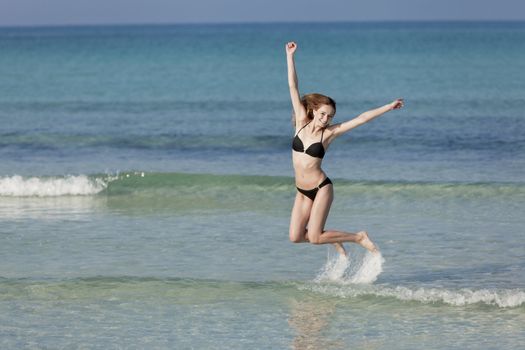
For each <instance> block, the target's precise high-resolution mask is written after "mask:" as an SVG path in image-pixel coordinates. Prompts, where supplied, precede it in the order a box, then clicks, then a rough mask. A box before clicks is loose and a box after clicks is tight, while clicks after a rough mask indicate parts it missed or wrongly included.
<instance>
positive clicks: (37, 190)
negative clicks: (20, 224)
mask: <svg viewBox="0 0 525 350" xmlns="http://www.w3.org/2000/svg"><path fill="white" fill-rule="evenodd" d="M107 185H108V181H106V180H104V179H101V178H93V179H92V178H89V177H87V176H86V175H78V176H66V177H48V178H43V177H29V178H24V177H22V176H19V175H15V176H8V177H0V196H4V197H57V196H65V195H71V196H85V195H93V194H97V193H99V192H101V191H103V190H104V189H106V187H107Z"/></svg>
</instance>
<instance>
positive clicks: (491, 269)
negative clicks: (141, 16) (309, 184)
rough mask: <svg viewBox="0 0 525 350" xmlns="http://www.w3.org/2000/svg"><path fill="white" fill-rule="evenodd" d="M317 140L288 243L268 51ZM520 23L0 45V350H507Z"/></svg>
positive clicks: (287, 178)
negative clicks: (313, 115)
mask: <svg viewBox="0 0 525 350" xmlns="http://www.w3.org/2000/svg"><path fill="white" fill-rule="evenodd" d="M290 40H295V41H296V42H297V43H298V46H299V48H298V51H297V54H296V64H297V70H298V75H299V87H300V90H301V92H302V93H306V92H321V93H324V94H327V95H330V96H331V97H333V98H334V99H335V100H336V101H337V114H336V116H335V119H334V122H340V121H344V120H348V119H350V118H353V117H355V116H357V115H359V114H360V113H361V112H363V111H366V110H368V109H371V108H375V107H378V106H381V105H383V104H385V103H388V102H390V101H392V100H393V99H394V98H398V97H403V98H405V100H406V105H405V108H404V109H402V110H399V111H394V112H391V113H389V114H387V115H384V116H382V117H380V118H379V119H377V120H374V121H372V122H371V123H369V124H366V125H364V126H361V127H359V128H357V129H355V130H352V131H351V132H349V133H348V134H347V135H344V136H342V137H341V138H339V139H337V140H336V141H334V142H333V144H332V145H331V146H330V149H329V150H328V153H327V156H326V157H325V159H324V162H323V167H324V169H325V171H326V172H327V174H328V175H329V176H330V177H331V178H332V180H333V182H334V192H335V200H334V203H333V205H332V209H331V212H330V216H329V218H328V222H327V228H334V229H339V230H346V231H350V232H356V231H359V230H367V231H368V232H369V235H370V237H371V238H372V239H373V240H374V241H375V242H376V243H377V245H378V246H379V248H380V249H381V254H378V255H373V254H370V253H367V252H365V251H364V249H362V248H361V247H358V246H355V245H350V244H348V245H347V248H348V250H349V258H348V259H342V258H341V257H338V256H337V254H336V253H335V251H334V250H333V248H331V247H327V246H314V245H308V244H292V243H290V242H289V240H288V224H289V216H290V211H291V207H292V203H293V199H294V196H295V187H294V179H293V170H292V167H291V137H292V135H293V129H292V127H291V123H290V117H291V105H290V102H289V94H288V91H287V82H286V61H285V53H284V44H285V43H286V42H287V41H290ZM524 43H525V24H524V23H520V22H502V23H498V22H452V23H447V22H427V23H423V22H421V23H418V22H410V23H304V24H235V25H233V24H231V25H230V24H228V25H173V26H167V25H166V26H106V27H35V28H1V29H0V52H1V54H0V76H1V79H2V83H1V84H0V122H1V128H0V257H1V262H2V263H1V264H0V347H2V349H4V348H5V349H20V348H103V349H108V348H109V349H112V348H115V349H116V348H177V349H190V348H194V349H207V348H214V349H246V348H260V349H269V348H272V349H283V348H296V349H305V348H312V349H315V348H327V349H343V348H356V347H357V348H384V349H397V348H399V349H410V348H413V349H421V348H428V349H432V348H452V349H455V348H457V349H464V348H493V349H496V348H497V349H504V348H505V349H516V348H522V347H524V346H525V328H524V326H523V325H524V324H525V274H524V273H523V271H524V267H525V263H524V257H525V245H524V244H523V234H524V228H525V217H524V215H523V210H524V208H525V177H524V175H523V173H524V170H525V138H524V135H525V117H524V115H523V105H524V103H525V100H524V97H523V96H525V94H524V93H525V85H524V83H523V82H524V81H525V63H524V62H525V44H524Z"/></svg>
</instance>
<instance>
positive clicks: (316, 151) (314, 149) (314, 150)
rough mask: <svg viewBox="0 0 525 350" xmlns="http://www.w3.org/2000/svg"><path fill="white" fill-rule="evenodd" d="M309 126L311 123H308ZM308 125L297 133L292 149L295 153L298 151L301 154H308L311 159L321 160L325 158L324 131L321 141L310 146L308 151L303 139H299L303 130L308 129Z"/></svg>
mask: <svg viewBox="0 0 525 350" xmlns="http://www.w3.org/2000/svg"><path fill="white" fill-rule="evenodd" d="M308 124H310V123H308ZM308 124H306V125H308ZM306 125H305V126H303V127H302V128H301V129H299V131H298V132H297V134H296V135H295V137H294V138H293V142H292V149H293V150H294V151H296V152H301V153H303V152H304V153H306V154H308V155H309V156H311V157H316V158H321V159H322V158H323V157H324V146H323V134H324V129H323V131H322V132H321V141H320V142H315V143H312V144H311V145H310V146H308V148H307V149H304V145H303V141H301V139H300V138H299V133H300V132H301V130H303V129H304V128H305V127H306Z"/></svg>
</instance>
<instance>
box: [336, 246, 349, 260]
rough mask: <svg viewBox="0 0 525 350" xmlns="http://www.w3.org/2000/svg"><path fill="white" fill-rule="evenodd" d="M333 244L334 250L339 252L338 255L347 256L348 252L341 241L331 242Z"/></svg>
mask: <svg viewBox="0 0 525 350" xmlns="http://www.w3.org/2000/svg"><path fill="white" fill-rule="evenodd" d="M333 245H334V248H335V250H336V251H337V252H338V253H339V255H341V256H344V257H345V258H347V257H348V253H347V252H346V249H345V247H344V245H343V243H333Z"/></svg>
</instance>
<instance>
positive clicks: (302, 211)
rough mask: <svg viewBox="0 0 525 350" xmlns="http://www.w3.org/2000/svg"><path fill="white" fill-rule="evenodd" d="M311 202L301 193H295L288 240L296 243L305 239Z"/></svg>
mask: <svg viewBox="0 0 525 350" xmlns="http://www.w3.org/2000/svg"><path fill="white" fill-rule="evenodd" d="M312 204H313V202H312V200H310V198H307V197H305V196H304V195H302V194H301V193H299V192H298V193H297V194H296V195H295V202H294V205H293V209H292V215H291V218H290V241H292V242H296V243H298V242H305V241H306V239H305V234H306V225H308V220H309V218H310V211H311V210H312Z"/></svg>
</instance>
